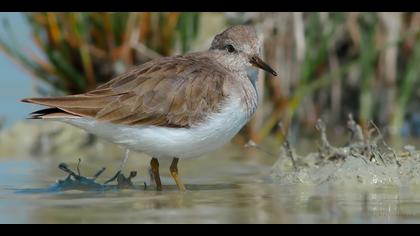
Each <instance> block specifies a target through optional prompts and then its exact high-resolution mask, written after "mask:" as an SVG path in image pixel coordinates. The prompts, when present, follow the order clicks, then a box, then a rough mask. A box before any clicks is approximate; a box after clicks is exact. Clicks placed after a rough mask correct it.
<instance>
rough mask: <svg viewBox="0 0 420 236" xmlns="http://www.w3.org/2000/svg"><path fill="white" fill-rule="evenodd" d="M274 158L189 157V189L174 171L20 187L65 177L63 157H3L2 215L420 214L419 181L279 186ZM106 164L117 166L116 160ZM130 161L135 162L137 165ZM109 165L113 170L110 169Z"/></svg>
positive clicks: (92, 218) (401, 219)
mask: <svg viewBox="0 0 420 236" xmlns="http://www.w3.org/2000/svg"><path fill="white" fill-rule="evenodd" d="M220 160H221V159H220ZM271 161H275V160H271V159H270V158H267V159H266V160H265V161H261V160H259V161H257V162H254V161H251V162H249V161H248V162H247V161H245V162H244V160H238V159H235V158H232V159H231V160H226V161H223V162H222V163H221V165H220V168H218V169H216V168H214V166H213V167H211V168H209V167H210V165H211V164H212V163H213V165H216V164H214V161H212V159H211V158H204V159H202V160H192V161H187V163H185V169H186V171H185V172H186V176H188V177H186V178H184V182H186V183H187V188H188V189H189V191H187V192H185V193H179V192H178V191H176V188H175V186H173V185H172V182H171V181H170V179H169V178H164V179H163V182H164V184H165V186H164V187H165V190H164V191H163V192H155V191H153V190H147V191H143V190H118V191H115V190H114V191H105V192H101V191H65V192H54V191H50V192H45V193H36V192H33V193H30V192H26V193H21V191H22V190H34V189H39V188H41V189H47V188H48V186H51V184H53V183H54V181H55V180H57V179H64V178H65V174H64V173H62V172H61V171H59V170H58V169H57V163H58V162H54V161H46V160H33V159H29V158H28V159H21V160H19V161H16V160H11V159H3V161H1V162H0V223H419V222H420V189H411V188H399V187H395V186H381V187H377V188H376V187H375V188H373V187H372V188H369V189H360V188H357V187H356V186H355V188H346V189H337V188H333V187H330V186H318V187H310V186H302V185H293V186H281V185H278V184H276V183H273V182H271V181H270V179H269V178H267V176H266V175H265V173H268V171H269V169H270V162H271ZM216 163H217V162H216ZM100 164H103V163H100ZM100 164H94V163H89V164H85V166H83V164H82V170H83V172H84V173H85V174H86V175H89V173H92V175H93V173H95V172H96V170H97V169H98V167H99V166H100ZM108 164H109V165H115V166H117V164H118V162H115V163H108ZM180 164H181V163H180ZM181 166H182V165H181ZM128 169H133V165H130V166H129V167H128ZM189 169H191V170H189ZM111 172H112V171H111V170H110V171H109V172H107V174H106V175H107V177H110V176H111V175H112V173H111ZM143 181H145V178H144V176H142V175H141V174H140V176H139V177H138V178H137V177H136V178H135V184H138V185H139V186H141V185H142V183H143ZM19 192H20V193H19Z"/></svg>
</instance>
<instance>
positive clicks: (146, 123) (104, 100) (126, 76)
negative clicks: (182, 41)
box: [22, 25, 277, 191]
mask: <svg viewBox="0 0 420 236" xmlns="http://www.w3.org/2000/svg"><path fill="white" fill-rule="evenodd" d="M261 54H262V40H261V38H260V37H258V35H257V32H256V30H255V28H254V27H253V26H250V25H236V26H231V27H229V28H227V29H225V30H224V31H223V32H221V33H219V34H217V35H216V36H215V37H214V38H213V40H212V42H211V45H210V47H209V49H208V50H205V51H201V52H190V53H186V54H183V55H174V56H168V57H160V58H157V59H153V60H151V61H148V62H146V63H144V64H141V65H137V66H134V67H133V68H131V69H129V70H127V71H126V72H125V73H122V74H120V75H118V76H116V77H115V78H113V79H111V80H109V81H108V82H106V83H104V84H102V85H99V86H98V87H96V88H95V89H93V90H90V91H88V92H85V93H81V94H75V95H66V96H60V97H35V98H25V99H22V102H27V103H33V104H38V105H43V106H45V107H46V108H44V109H41V110H37V111H35V112H33V113H31V114H30V117H29V118H30V119H42V120H54V121H60V122H64V123H67V124H70V125H73V126H76V127H78V128H81V129H84V130H85V131H87V132H88V133H92V134H94V135H96V136H98V137H100V138H103V139H105V140H107V141H110V142H112V143H115V144H117V145H120V146H122V147H124V148H125V149H126V150H127V151H126V154H125V157H124V163H125V161H126V160H127V158H128V153H129V151H130V150H132V151H138V152H142V153H145V154H147V155H149V156H150V157H151V161H150V171H151V177H152V179H153V180H154V182H155V185H156V190H158V191H162V183H161V179H160V174H159V161H160V160H169V161H171V160H172V163H171V165H170V168H169V172H170V174H171V176H172V177H173V180H174V181H175V183H176V185H177V186H178V189H179V191H186V187H185V185H184V184H183V182H182V181H181V178H180V176H179V173H178V162H179V160H182V159H188V158H197V157H200V156H202V155H203V154H205V153H208V152H211V151H213V150H216V149H218V148H221V147H222V146H223V145H225V144H226V143H228V142H229V141H230V140H231V139H232V138H233V137H234V136H235V135H236V134H237V133H238V132H239V131H240V130H241V128H242V127H243V126H244V125H246V123H247V122H248V121H249V120H250V119H251V117H252V115H253V114H254V113H255V111H256V108H257V105H258V92H257V87H256V83H255V80H254V79H252V78H251V77H250V76H249V75H248V73H247V71H249V69H252V68H259V69H262V70H265V71H267V72H268V73H270V74H272V75H273V76H277V73H276V71H274V70H273V69H272V68H271V67H270V66H269V65H268V64H267V63H265V62H264V61H263V60H262V59H261Z"/></svg>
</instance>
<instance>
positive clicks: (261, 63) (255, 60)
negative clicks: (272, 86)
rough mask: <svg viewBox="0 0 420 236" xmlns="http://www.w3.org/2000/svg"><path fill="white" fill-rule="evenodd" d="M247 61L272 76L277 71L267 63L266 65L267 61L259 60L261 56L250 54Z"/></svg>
mask: <svg viewBox="0 0 420 236" xmlns="http://www.w3.org/2000/svg"><path fill="white" fill-rule="evenodd" d="M249 62H250V63H251V64H252V65H253V66H255V67H258V68H260V69H263V70H265V71H267V72H269V73H271V74H272V75H274V76H277V72H275V71H274V70H273V69H272V68H271V67H270V66H269V65H267V63H265V62H264V61H263V60H261V58H259V57H258V56H251V58H250V59H249Z"/></svg>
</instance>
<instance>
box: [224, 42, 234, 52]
mask: <svg viewBox="0 0 420 236" xmlns="http://www.w3.org/2000/svg"><path fill="white" fill-rule="evenodd" d="M225 49H226V50H227V51H228V52H230V53H233V52H235V51H236V50H235V48H234V47H233V46H232V45H231V44H228V45H226V46H225Z"/></svg>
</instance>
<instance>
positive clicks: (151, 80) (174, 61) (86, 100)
mask: <svg viewBox="0 0 420 236" xmlns="http://www.w3.org/2000/svg"><path fill="white" fill-rule="evenodd" d="M225 77H226V73H225V71H223V68H221V67H220V66H219V65H218V64H212V61H211V60H210V59H209V58H205V57H201V58H196V57H185V56H178V57H168V58H161V59H157V60H154V61H151V62H148V63H145V64H143V65H141V66H138V67H137V68H134V69H132V70H130V71H129V72H127V73H125V74H123V75H121V76H119V77H117V78H115V79H113V80H111V81H109V82H108V83H106V84H104V85H102V86H99V87H98V88H96V89H95V90H93V91H90V92H87V93H84V94H79V95H70V96H64V97H56V98H29V99H24V100H22V101H24V102H30V103H36V104H41V105H45V106H48V107H51V108H53V110H51V111H52V112H54V114H56V112H57V110H56V109H59V110H61V111H64V112H65V113H68V114H69V115H71V116H82V117H91V118H95V119H97V120H100V121H107V122H112V123H115V124H124V125H156V126H165V127H191V126H194V125H196V124H198V123H200V122H201V121H203V120H204V119H205V118H206V114H208V113H209V112H217V111H218V110H219V109H220V105H221V103H222V102H223V100H224V99H225V97H226V96H225V95H226V93H225V92H224V88H223V87H224V86H223V84H224V81H225ZM46 111H48V109H47V110H46ZM35 114H38V116H37V118H42V113H41V114H39V113H37V112H35ZM46 115H47V114H46Z"/></svg>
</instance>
